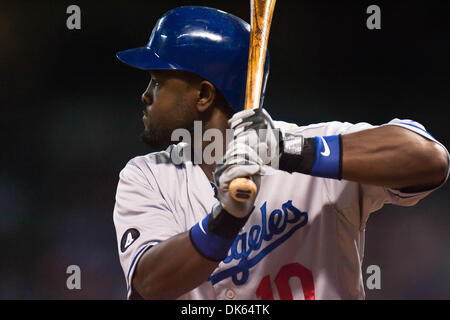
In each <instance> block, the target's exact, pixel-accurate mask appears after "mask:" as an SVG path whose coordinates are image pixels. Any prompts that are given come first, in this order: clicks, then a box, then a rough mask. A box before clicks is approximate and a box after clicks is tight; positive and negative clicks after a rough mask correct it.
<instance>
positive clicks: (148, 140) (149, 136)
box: [140, 128, 172, 150]
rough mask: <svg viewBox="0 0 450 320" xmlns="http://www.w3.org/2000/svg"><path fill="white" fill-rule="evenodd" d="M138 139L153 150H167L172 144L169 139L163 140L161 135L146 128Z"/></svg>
mask: <svg viewBox="0 0 450 320" xmlns="http://www.w3.org/2000/svg"><path fill="white" fill-rule="evenodd" d="M140 139H141V141H142V142H143V143H145V144H146V145H147V146H149V147H150V148H151V149H154V150H163V149H167V147H168V146H169V145H171V144H172V142H171V141H170V139H166V138H163V137H162V135H160V134H158V133H157V132H153V131H152V130H149V129H147V128H146V129H145V130H144V131H143V132H142V133H141V135H140Z"/></svg>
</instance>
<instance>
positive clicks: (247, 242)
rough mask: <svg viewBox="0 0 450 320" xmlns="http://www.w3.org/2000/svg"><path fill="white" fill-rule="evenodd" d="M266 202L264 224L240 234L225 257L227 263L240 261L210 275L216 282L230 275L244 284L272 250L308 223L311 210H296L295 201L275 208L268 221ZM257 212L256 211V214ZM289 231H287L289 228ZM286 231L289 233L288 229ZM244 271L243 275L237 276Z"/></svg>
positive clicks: (264, 205) (235, 282)
mask: <svg viewBox="0 0 450 320" xmlns="http://www.w3.org/2000/svg"><path fill="white" fill-rule="evenodd" d="M266 205H267V201H266V202H264V204H263V205H262V206H261V208H260V211H261V220H262V221H261V225H253V226H252V227H251V228H250V230H249V231H248V232H244V233H241V234H239V235H238V236H237V237H236V240H235V241H234V243H233V245H232V246H231V248H230V250H229V251H228V256H227V257H226V258H225V260H223V262H224V263H225V264H228V263H230V262H231V261H233V260H240V261H239V263H238V264H237V265H235V266H233V267H230V268H228V269H225V270H222V271H219V272H218V273H215V274H213V275H212V276H211V277H209V279H208V280H210V281H211V283H212V284H213V285H214V284H216V283H218V282H220V281H222V280H224V279H226V278H228V277H232V280H233V283H234V284H235V285H243V284H244V283H245V282H246V281H247V279H248V276H249V270H250V269H251V268H252V267H254V266H255V265H257V264H258V263H259V262H260V261H261V260H262V259H263V258H264V257H265V256H266V255H268V254H269V253H270V252H271V251H272V250H274V249H276V248H277V247H279V246H280V245H281V244H282V243H284V242H285V241H286V240H287V239H289V238H290V237H291V236H292V235H293V234H294V232H295V231H297V230H298V229H300V228H301V227H303V226H305V225H306V223H307V222H308V213H307V212H302V211H300V210H299V209H297V208H296V207H295V206H294V205H293V204H292V200H289V201H287V202H285V203H283V205H282V206H281V210H280V209H275V210H273V211H272V212H271V213H270V215H269V217H268V220H267V209H266ZM253 214H255V212H254V213H253ZM286 230H287V231H286ZM285 231H286V232H285ZM279 234H282V235H281V236H280V237H278V238H277V239H276V240H274V241H272V242H270V241H271V240H272V238H273V237H274V236H275V235H279ZM263 244H267V245H266V246H265V247H263V248H262V249H261V250H260V251H259V252H258V253H257V254H256V255H254V256H253V257H252V258H250V259H249V256H250V254H251V253H252V252H254V251H257V250H259V249H260V248H261V247H262V246H263ZM239 274H241V276H240V277H238V275H239Z"/></svg>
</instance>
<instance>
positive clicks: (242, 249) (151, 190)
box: [113, 119, 448, 299]
mask: <svg viewBox="0 0 450 320" xmlns="http://www.w3.org/2000/svg"><path fill="white" fill-rule="evenodd" d="M275 125H276V126H277V127H279V128H280V129H281V130H284V131H285V132H293V133H294V132H295V133H298V134H302V135H303V136H304V137H314V136H328V135H337V134H347V133H352V132H356V131H360V130H365V129H370V128H375V127H376V126H373V125H370V124H368V123H358V124H351V123H343V122H328V123H319V124H313V125H308V126H297V125H295V124H290V123H286V122H280V121H275ZM384 125H395V126H401V127H403V128H406V129H409V130H412V131H414V132H416V133H417V134H420V135H422V136H424V137H425V138H427V139H430V140H432V141H435V142H436V143H439V142H437V141H436V140H435V139H434V138H433V137H432V136H431V135H430V134H429V133H428V132H427V131H426V130H425V128H424V127H423V126H422V125H420V124H419V123H417V122H414V121H411V120H399V119H394V120H392V121H390V122H389V123H386V124H384ZM171 147H173V146H171ZM171 147H170V148H171ZM447 154H448V152H447ZM447 177H448V173H447ZM444 183H445V182H444ZM438 188H439V187H438ZM436 189H437V188H436ZM433 190H435V189H433ZM433 190H428V191H424V192H418V193H403V192H400V191H399V190H394V189H388V188H383V187H379V186H371V185H362V184H358V183H356V182H350V181H345V180H341V181H339V180H333V179H325V178H317V177H312V176H309V175H304V174H300V173H293V174H289V173H286V172H282V171H277V173H276V174H273V175H268V176H263V177H262V180H261V187H260V190H259V193H258V195H257V197H256V200H255V210H254V211H253V213H252V214H251V216H250V218H249V219H248V221H247V223H246V224H245V226H244V227H243V229H242V230H241V232H240V233H239V235H238V236H237V237H236V239H235V241H234V244H233V245H232V247H231V248H230V250H229V252H228V256H227V258H226V259H225V260H223V261H222V262H221V263H220V264H219V265H218V267H217V268H216V270H214V272H213V273H212V274H211V276H210V277H209V278H208V279H207V280H206V281H205V282H204V283H203V284H202V285H200V286H199V287H197V288H195V289H193V290H191V291H190V292H188V293H186V294H185V295H183V296H182V297H180V298H181V299H182V298H185V299H364V297H365V294H364V287H363V277H362V271H361V266H362V262H363V257H364V236H365V227H366V222H367V219H368V218H369V215H370V214H371V213H372V212H374V211H376V210H378V209H380V208H381V207H382V206H383V205H384V204H396V205H401V206H412V205H415V204H416V203H417V202H418V201H419V200H420V199H422V198H424V197H425V196H427V195H428V194H430V193H431V192H432V191H433ZM214 194H215V193H214V190H213V186H212V185H211V183H210V182H209V181H208V179H207V177H206V175H205V174H204V172H203V170H202V169H201V168H200V166H198V165H194V164H193V163H192V162H190V161H186V162H183V163H181V164H177V165H175V164H173V163H172V161H171V158H170V149H168V150H166V151H162V152H156V153H151V154H148V155H145V156H139V157H136V158H134V159H132V160H130V161H129V162H128V163H127V165H126V166H125V168H124V169H123V170H122V171H121V172H120V179H119V183H118V188H117V194H116V204H115V208H114V214H113V217H114V224H115V228H116V233H117V241H118V247H119V257H120V262H121V265H122V268H123V271H124V274H125V279H126V283H127V289H128V297H130V295H131V292H132V290H133V288H132V287H131V280H132V277H133V272H134V270H135V268H136V264H137V263H138V261H139V258H140V257H141V255H142V253H143V252H144V251H145V250H147V249H148V248H150V247H151V246H155V245H158V243H160V242H161V241H164V240H166V239H168V238H170V237H172V236H175V235H176V234H179V233H182V232H185V231H188V230H189V229H190V228H191V227H192V226H193V225H194V224H195V223H197V222H198V221H200V220H201V219H202V218H204V217H205V216H206V215H207V214H208V213H209V212H210V211H211V208H212V207H213V205H214V204H215V203H216V202H217V199H216V198H215V197H214ZM161 263H164V262H163V261H162V262H161Z"/></svg>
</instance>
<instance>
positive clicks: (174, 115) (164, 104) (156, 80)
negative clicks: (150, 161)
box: [141, 70, 198, 149]
mask: <svg viewBox="0 0 450 320" xmlns="http://www.w3.org/2000/svg"><path fill="white" fill-rule="evenodd" d="M141 99H142V102H143V103H144V105H145V108H144V110H143V117H142V120H143V122H144V127H145V130H144V132H143V133H142V135H141V138H142V141H143V142H144V143H146V144H147V145H149V146H150V147H152V148H156V149H164V148H167V146H169V145H170V144H172V143H175V142H173V141H171V135H172V132H173V131H174V130H175V129H177V128H184V129H187V130H189V131H191V132H192V131H193V125H194V120H196V119H197V117H198V112H197V109H196V107H195V105H196V101H197V99H198V90H197V87H196V81H195V79H194V78H193V77H192V76H190V75H188V74H187V73H184V72H182V71H173V70H170V71H169V70H161V71H152V72H151V79H150V83H149V85H148V87H147V89H146V90H145V92H144V93H143V94H142V98H141Z"/></svg>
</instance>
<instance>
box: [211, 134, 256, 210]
mask: <svg viewBox="0 0 450 320" xmlns="http://www.w3.org/2000/svg"><path fill="white" fill-rule="evenodd" d="M261 174H264V171H263V170H262V160H261V158H260V157H259V156H258V155H257V154H256V152H255V151H254V150H253V149H252V148H251V147H250V146H248V145H246V144H243V143H239V142H235V141H232V142H231V143H230V144H229V145H228V147H227V152H226V154H225V156H224V157H223V161H222V162H221V163H218V164H217V165H216V169H215V171H214V180H215V183H216V187H217V193H218V198H219V200H220V203H221V205H222V207H223V208H224V209H225V210H226V211H227V212H229V213H230V214H231V215H233V216H235V217H237V218H243V217H246V216H248V215H249V214H250V213H251V211H252V210H253V208H254V205H253V204H254V202H255V198H256V195H255V197H253V198H251V199H249V200H248V201H245V202H238V201H236V200H234V199H233V197H232V196H231V194H230V193H229V189H228V188H229V185H230V183H231V181H232V180H233V179H235V178H241V177H252V179H253V181H254V182H255V184H256V186H257V189H258V190H259V186H260V181H261V177H260V175H261Z"/></svg>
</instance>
